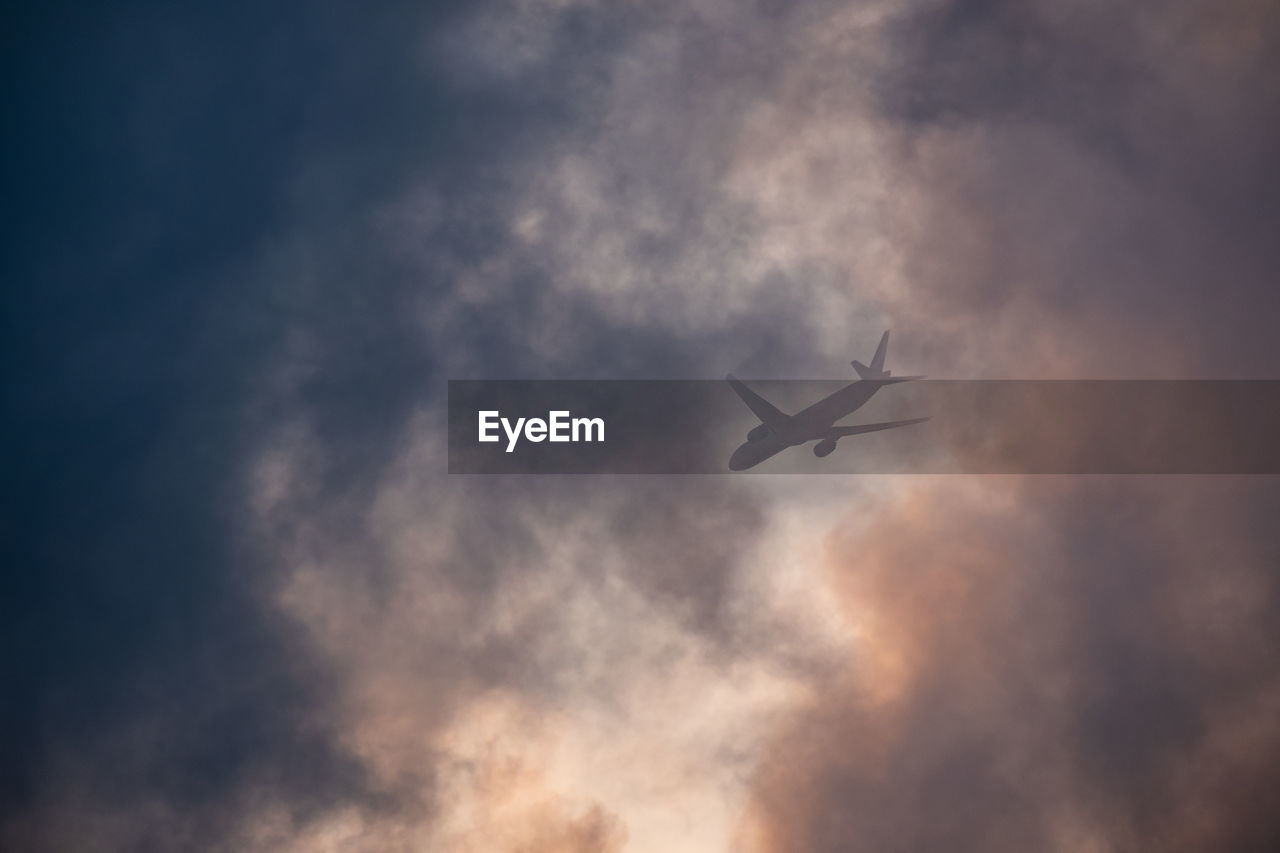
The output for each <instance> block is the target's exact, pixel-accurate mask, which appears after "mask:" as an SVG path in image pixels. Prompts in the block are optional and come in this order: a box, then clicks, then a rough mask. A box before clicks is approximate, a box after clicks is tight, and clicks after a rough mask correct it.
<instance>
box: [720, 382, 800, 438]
mask: <svg viewBox="0 0 1280 853" xmlns="http://www.w3.org/2000/svg"><path fill="white" fill-rule="evenodd" d="M725 379H727V380H728V382H729V385H730V386H731V387H732V388H733V390H734V391H736V392H737V394H738V396H739V397H741V398H742V402H744V403H746V404H747V408H748V409H750V410H751V411H752V412H753V413H754V414H755V416H756V417H757V418H759V419H760V422H761V423H763V424H764V425H765V426H767V427H769V428H770V429H771V430H773V431H774V432H778V431H779V430H781V429H783V428H784V427H786V425H787V422H788V421H790V420H791V418H790V417H789V416H788V415H786V414H784V413H782V412H781V411H779V410H778V408H777V407H776V406H774V405H773V403H770V402H769V401H768V400H766V399H765V398H764V397H761V396H760V395H759V394H757V393H756V392H755V391H752V390H751V389H750V388H748V387H747V386H746V385H744V384H743V383H742V380H741V379H738V378H737V377H735V376H734V375H733V374H732V373H730V374H729V375H728V376H726V377H725Z"/></svg>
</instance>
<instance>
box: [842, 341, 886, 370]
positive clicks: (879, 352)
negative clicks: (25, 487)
mask: <svg viewBox="0 0 1280 853" xmlns="http://www.w3.org/2000/svg"><path fill="white" fill-rule="evenodd" d="M888 351H889V333H888V332H887V331H886V332H885V333H884V336H883V337H881V338H880V346H878V347H876V354H875V355H874V356H872V357H871V366H870V367H867V366H866V365H865V364H863V363H862V362H860V361H858V360H857V359H856V358H855V359H854V360H853V361H851V362H849V363H850V364H852V365H853V369H854V370H856V371H858V375H859V376H861V377H862V378H863V379H888V378H889V371H887V370H885V369H884V357H885V354H886V353H887V352H888Z"/></svg>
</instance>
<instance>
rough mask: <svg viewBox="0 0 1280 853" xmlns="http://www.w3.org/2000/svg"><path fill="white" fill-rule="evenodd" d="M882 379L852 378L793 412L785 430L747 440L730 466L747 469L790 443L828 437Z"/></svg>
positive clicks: (874, 389) (873, 391) (775, 453)
mask: <svg viewBox="0 0 1280 853" xmlns="http://www.w3.org/2000/svg"><path fill="white" fill-rule="evenodd" d="M883 384H884V383H882V382H878V381H867V380H860V381H858V382H852V383H850V384H848V385H846V386H845V387H843V388H841V389H840V390H839V391H837V392H835V393H834V394H832V395H830V396H828V397H824V398H823V399H821V400H819V401H818V402H816V403H814V404H813V405H812V406H810V407H808V408H807V409H804V410H803V411H800V412H798V413H796V414H795V415H792V416H791V417H790V418H789V419H788V420H787V423H786V425H785V427H784V428H783V429H781V430H777V431H774V430H770V431H769V432H768V433H767V434H766V435H765V436H764V437H762V438H759V439H756V440H755V441H750V440H748V441H745V442H743V443H742V445H741V446H739V447H738V449H737V450H735V451H734V452H733V455H732V456H731V457H729V470H731V471H744V470H746V469H747V468H751V467H753V466H756V465H759V464H760V463H761V462H763V461H765V460H766V459H768V458H770V457H771V456H776V455H777V454H779V453H781V452H782V451H784V450H786V449H787V448H788V447H795V446H796V445H798V444H805V443H806V442H810V441H819V440H821V439H824V438H826V437H827V434H828V433H829V432H830V431H831V428H832V427H833V426H835V423H836V421H838V420H840V419H841V418H844V417H847V416H849V415H851V414H853V413H854V412H855V411H857V410H858V409H859V408H861V407H862V406H863V405H864V404H865V403H866V402H867V401H868V400H870V399H871V396H872V395H873V394H875V393H876V392H877V391H879V390H880V388H881V387H883Z"/></svg>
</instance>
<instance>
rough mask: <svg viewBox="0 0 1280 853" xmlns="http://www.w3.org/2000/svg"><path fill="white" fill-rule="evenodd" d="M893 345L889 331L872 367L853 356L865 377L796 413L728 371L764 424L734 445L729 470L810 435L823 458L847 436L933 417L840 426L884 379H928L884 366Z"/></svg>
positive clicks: (756, 461)
mask: <svg viewBox="0 0 1280 853" xmlns="http://www.w3.org/2000/svg"><path fill="white" fill-rule="evenodd" d="M888 348H889V333H888V332H885V333H884V337H882V338H881V339H880V346H878V347H876V354H875V356H874V357H873V358H872V359H871V366H870V367H868V366H867V365H865V364H863V363H862V362H860V361H858V360H857V359H854V360H853V361H852V362H850V364H852V365H853V369H854V370H856V371H858V376H859V377H861V379H860V381H858V382H854V383H852V384H850V385H846V386H845V387H843V388H841V389H840V390H839V391H837V392H835V393H834V394H832V395H831V396H829V397H827V398H825V399H822V400H819V401H818V402H816V403H814V404H813V405H812V406H810V407H809V408H807V409H805V410H804V411H802V412H799V413H797V414H794V415H788V414H785V413H784V412H781V411H779V410H778V408H777V407H775V406H774V405H773V404H772V403H770V402H769V401H768V400H766V399H765V398H763V397H761V396H760V395H759V394H757V393H756V392H754V391H752V390H751V389H750V388H748V387H747V386H746V385H744V384H743V383H742V381H741V380H739V379H736V378H734V375H733V374H732V373H730V374H729V375H728V376H727V377H726V378H727V379H728V381H729V384H730V385H731V386H732V387H733V390H734V391H736V392H737V393H738V396H739V397H741V398H742V402H744V403H746V404H747V408H749V409H750V410H751V411H752V412H754V413H755V416H756V417H758V418H759V419H760V424H759V426H756V427H754V428H753V429H752V430H751V431H750V432H748V433H747V440H746V441H745V442H743V444H742V445H741V446H740V447H739V448H738V449H737V450H735V451H733V455H732V456H731V457H729V470H730V471H745V470H746V469H747V468H751V467H753V466H755V465H759V464H760V463H761V462H763V461H764V460H766V459H768V458H769V457H771V456H775V455H777V454H779V453H781V452H782V451H784V450H786V449H787V448H788V447H795V446H796V445H798V444H805V443H806V442H810V441H817V442H818V443H817V444H816V445H814V448H813V455H814V456H817V457H819V458H821V457H823V456H828V455H830V454H831V452H832V451H834V450H835V449H836V442H837V441H839V440H840V439H842V438H844V437H845V436H850V435H861V434H862V433H865V432H875V431H877V430H882V429H893V428H894V427H901V426H910V425H911V424H918V423H921V422H922V421H927V420H929V419H928V418H910V419H909V420H905V421H885V422H884V423H878V424H860V425H858V426H836V421H838V420H840V419H841V418H843V417H847V416H848V415H850V414H852V413H853V412H854V411H855V410H857V409H858V408H860V407H861V406H862V405H863V404H864V403H866V402H867V401H868V400H870V399H871V395H872V394H875V393H876V392H877V391H879V390H880V389H881V388H883V387H884V386H885V385H891V384H893V383H895V382H910V381H911V380H913V379H924V377H923V376H890V375H889V371H887V370H885V369H884V357H885V352H886V350H888Z"/></svg>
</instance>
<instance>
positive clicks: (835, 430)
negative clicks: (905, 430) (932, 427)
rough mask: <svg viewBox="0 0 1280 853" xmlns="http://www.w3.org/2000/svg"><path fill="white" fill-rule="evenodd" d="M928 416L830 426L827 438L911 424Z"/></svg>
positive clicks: (919, 421)
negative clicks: (855, 424) (875, 422)
mask: <svg viewBox="0 0 1280 853" xmlns="http://www.w3.org/2000/svg"><path fill="white" fill-rule="evenodd" d="M927 420H929V419H928V418H908V419H907V420H905V421H885V422H884V423H878V424H859V425H858V426H838V427H832V428H831V431H830V432H828V433H827V437H828V438H844V437H845V436H849V435H862V434H863V433H865V432H877V431H879V430H882V429H893V428H894V427H904V426H911V425H912V424H918V423H923V422H925V421H927Z"/></svg>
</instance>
